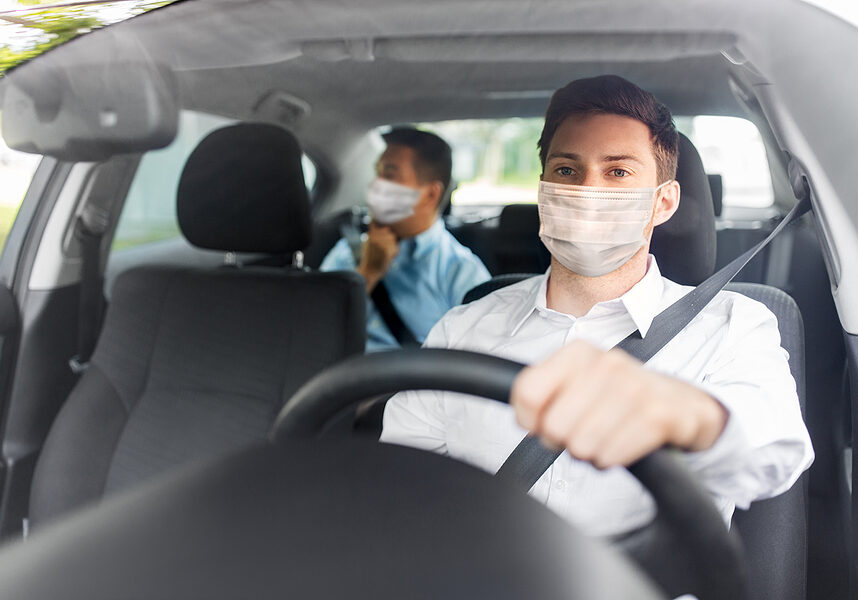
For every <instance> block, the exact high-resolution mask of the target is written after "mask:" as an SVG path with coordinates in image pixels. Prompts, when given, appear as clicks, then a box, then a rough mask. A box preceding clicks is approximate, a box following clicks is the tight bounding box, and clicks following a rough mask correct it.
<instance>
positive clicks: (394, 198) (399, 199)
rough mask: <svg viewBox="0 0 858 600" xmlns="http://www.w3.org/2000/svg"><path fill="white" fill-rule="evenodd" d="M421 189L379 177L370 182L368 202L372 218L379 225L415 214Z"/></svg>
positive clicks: (367, 192)
mask: <svg viewBox="0 0 858 600" xmlns="http://www.w3.org/2000/svg"><path fill="white" fill-rule="evenodd" d="M418 200H420V190H419V189H415V188H410V187H408V186H406V185H401V184H399V183H394V182H392V181H388V180H387V179H381V178H378V179H376V180H375V181H373V182H372V183H371V184H369V189H367V191H366V203H367V206H369V212H370V214H372V219H373V221H375V222H376V223H378V224H379V225H390V224H391V223H396V222H397V221H401V220H402V219H405V218H407V217H410V216H411V215H413V214H414V206H415V205H416V204H417V201H418Z"/></svg>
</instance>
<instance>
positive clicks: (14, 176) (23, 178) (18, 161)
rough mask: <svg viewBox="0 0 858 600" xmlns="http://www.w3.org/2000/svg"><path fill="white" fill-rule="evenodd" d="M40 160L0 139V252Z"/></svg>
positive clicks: (40, 158) (0, 116)
mask: <svg viewBox="0 0 858 600" xmlns="http://www.w3.org/2000/svg"><path fill="white" fill-rule="evenodd" d="M0 119H2V115H0ZM41 160H42V157H41V156H40V155H38V154H28V153H26V152H16V151H15V150H12V149H10V148H9V147H8V146H7V145H6V143H5V142H4V141H3V139H2V138H0V250H2V249H3V248H4V247H5V246H6V238H7V237H8V235H9V231H10V230H11V229H12V224H13V223H14V222H15V217H17V216H18V209H20V208H21V202H22V201H23V200H24V195H25V194H26V193H27V189H28V188H29V187H30V182H31V181H32V180H33V174H34V173H35V172H36V167H38V166H39V161H41Z"/></svg>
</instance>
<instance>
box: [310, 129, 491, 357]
mask: <svg viewBox="0 0 858 600" xmlns="http://www.w3.org/2000/svg"><path fill="white" fill-rule="evenodd" d="M383 138H384V141H385V143H386V144H387V148H386V149H385V151H384V152H383V153H382V155H381V157H380V158H379V159H378V162H377V163H376V173H377V175H378V177H377V178H376V179H375V181H373V182H372V184H371V185H370V187H369V190H368V191H367V204H368V206H369V211H370V214H371V216H372V223H371V224H370V226H369V234H368V237H367V239H366V241H365V242H364V243H363V247H362V248H359V252H357V254H358V255H359V256H358V257H356V256H355V254H356V253H355V252H354V250H353V249H352V247H351V245H350V243H349V241H348V240H347V239H346V238H345V237H344V238H343V239H341V240H340V241H339V242H337V244H336V245H335V246H334V247H333V249H332V250H331V251H330V252H329V253H328V255H327V256H326V257H325V259H324V260H323V261H322V264H321V266H320V269H321V270H322V271H334V270H349V269H354V270H356V271H357V272H358V273H360V274H361V275H363V277H364V279H365V280H366V291H367V294H369V295H370V298H369V302H368V303H367V351H370V352H372V351H376V350H384V349H390V348H397V347H399V346H406V345H418V344H420V343H422V342H423V340H424V339H425V338H426V335H427V334H428V333H429V330H430V329H431V328H432V326H433V325H434V324H435V323H437V322H438V320H439V319H440V318H441V317H442V316H443V315H444V313H446V312H447V311H448V310H450V309H451V308H453V307H454V306H456V305H458V304H460V303H461V302H462V298H463V297H464V295H465V293H466V292H467V291H468V290H470V289H471V288H472V287H474V286H475V285H478V284H480V283H482V282H484V281H486V280H487V279H489V277H490V275H489V272H488V271H487V270H486V268H485V266H483V263H482V262H481V261H480V259H479V258H477V257H476V256H475V255H474V254H472V253H471V251H470V250H469V249H468V248H466V247H464V246H462V245H461V244H460V243H459V242H458V241H456V238H454V237H453V236H452V235H451V234H450V232H449V231H447V229H446V228H445V227H444V222H443V220H442V219H440V218H439V215H438V213H439V210H440V205H441V200H442V199H443V198H444V194H445V192H446V190H447V188H448V186H449V185H450V172H451V169H452V158H451V152H450V146H448V145H447V143H446V142H445V141H444V140H442V139H441V138H439V137H438V136H437V135H434V134H432V133H428V132H426V131H420V130H417V129H411V128H395V129H393V130H391V131H390V132H389V133H386V134H385V135H384V136H383Z"/></svg>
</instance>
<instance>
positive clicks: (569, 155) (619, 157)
mask: <svg viewBox="0 0 858 600" xmlns="http://www.w3.org/2000/svg"><path fill="white" fill-rule="evenodd" d="M555 158H566V159H568V160H576V161H580V160H581V156H580V155H579V154H575V153H574V152H552V153H551V154H549V155H548V157H547V158H546V159H545V162H548V161H549V160H552V159H555ZM624 160H625V161H629V160H630V161H634V162H636V163H638V164H641V165H642V164H644V161H642V160H641V159H639V158H638V157H637V156H635V155H634V154H610V155H607V156H603V157H602V160H601V162H603V163H609V162H622V161H624Z"/></svg>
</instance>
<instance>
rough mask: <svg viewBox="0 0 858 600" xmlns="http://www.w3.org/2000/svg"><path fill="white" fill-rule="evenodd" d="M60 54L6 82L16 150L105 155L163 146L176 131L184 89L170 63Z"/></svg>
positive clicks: (6, 125)
mask: <svg viewBox="0 0 858 600" xmlns="http://www.w3.org/2000/svg"><path fill="white" fill-rule="evenodd" d="M52 58H53V57H52V56H45V57H44V58H40V59H38V60H36V61H33V62H31V63H28V64H26V65H23V66H21V67H19V68H17V69H16V70H15V71H13V72H12V73H11V74H10V75H9V76H8V77H7V78H6V79H5V81H4V82H3V87H4V88H5V89H4V90H3V92H4V93H3V102H2V110H3V112H2V120H3V138H4V139H5V141H6V144H7V145H8V146H9V147H10V148H13V149H15V150H20V151H23V152H33V153H37V154H46V155H49V156H53V157H56V158H58V159H61V160H68V161H100V160H105V159H107V158H109V157H111V156H115V155H117V154H128V153H137V152H143V151H146V150H154V149H156V148H163V147H164V146H167V145H168V144H169V143H170V142H171V141H172V140H173V139H174V138H175V137H176V130H177V127H178V120H179V99H178V87H177V83H176V80H175V77H174V76H173V73H172V72H171V71H170V70H169V69H168V68H166V67H163V66H161V65H157V64H153V63H151V62H144V61H126V60H113V61H111V62H109V63H94V62H89V63H81V62H76V63H74V64H69V63H68V62H63V63H60V62H58V61H52V60H51V59H52Z"/></svg>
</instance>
